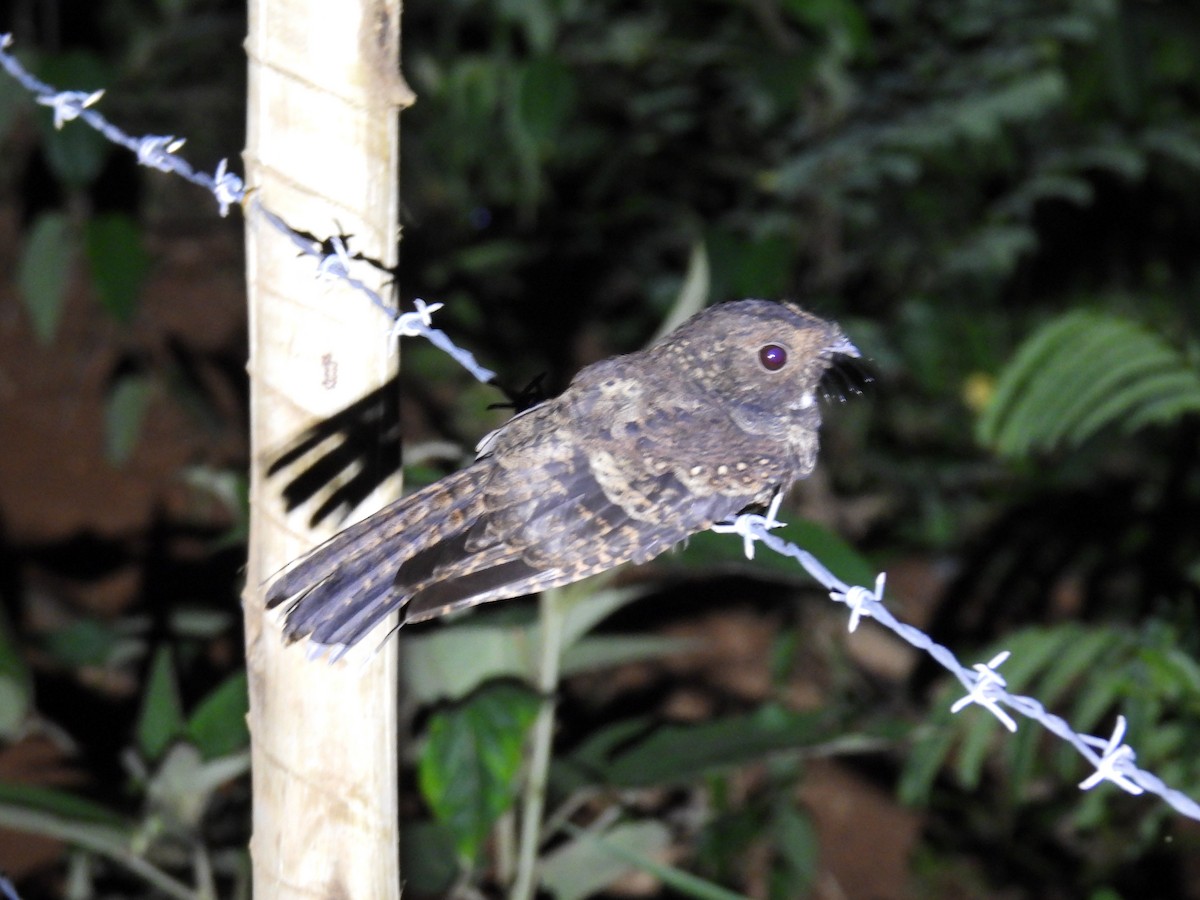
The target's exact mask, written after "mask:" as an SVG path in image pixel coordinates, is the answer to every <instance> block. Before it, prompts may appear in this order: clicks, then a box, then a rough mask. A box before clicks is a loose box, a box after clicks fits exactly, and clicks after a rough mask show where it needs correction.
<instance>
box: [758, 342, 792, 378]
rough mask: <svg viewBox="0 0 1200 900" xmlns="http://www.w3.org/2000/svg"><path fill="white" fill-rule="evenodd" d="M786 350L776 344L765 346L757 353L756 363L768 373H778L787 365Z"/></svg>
mask: <svg viewBox="0 0 1200 900" xmlns="http://www.w3.org/2000/svg"><path fill="white" fill-rule="evenodd" d="M787 359H788V355H787V350H786V349H784V348H783V347H780V346H779V345H778V344H766V345H764V346H763V348H762V349H761V350H759V351H758V361H759V362H760V363H762V367H763V368H764V369H766V370H767V371H768V372H778V371H779V370H780V369H782V368H783V367H784V366H786V365H787Z"/></svg>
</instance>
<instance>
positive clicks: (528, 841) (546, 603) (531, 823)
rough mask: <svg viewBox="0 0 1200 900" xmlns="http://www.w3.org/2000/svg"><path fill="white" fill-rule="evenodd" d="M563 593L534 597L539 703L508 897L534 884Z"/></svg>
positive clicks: (516, 897)
mask: <svg viewBox="0 0 1200 900" xmlns="http://www.w3.org/2000/svg"><path fill="white" fill-rule="evenodd" d="M564 599H565V598H564V596H563V593H562V591H560V590H557V589H556V590H551V591H545V592H543V593H542V595H541V597H540V598H539V600H538V613H539V620H540V622H541V642H540V643H541V658H540V659H539V661H538V680H537V687H538V691H539V692H540V693H541V695H542V706H541V709H539V710H538V714H537V718H536V719H535V720H534V722H533V729H532V731H531V733H530V742H531V744H532V758H531V759H530V762H529V772H528V773H527V775H526V778H525V791H524V797H523V800H522V806H521V838H520V845H519V847H518V856H517V876H516V878H515V879H514V881H513V887H512V891H511V892H510V894H509V897H510V898H511V900H529V898H531V897H532V896H533V892H534V888H535V886H536V885H535V878H534V870H535V869H536V868H537V857H538V848H539V847H540V846H541V826H542V812H543V810H544V809H545V805H546V780H547V778H548V777H549V774H550V745H551V742H552V740H553V738H554V712H555V706H556V704H557V701H556V697H557V694H558V676H559V664H560V662H561V660H562V639H563V624H564V622H565V620H566V617H565V616H564V614H563V600H564Z"/></svg>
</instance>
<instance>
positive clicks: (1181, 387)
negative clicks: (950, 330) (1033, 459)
mask: <svg viewBox="0 0 1200 900" xmlns="http://www.w3.org/2000/svg"><path fill="white" fill-rule="evenodd" d="M1198 410H1200V372H1198V371H1197V370H1196V369H1195V368H1194V367H1192V366H1191V365H1190V364H1189V363H1188V362H1187V360H1186V359H1185V358H1184V357H1183V355H1182V354H1181V353H1180V352H1179V351H1178V350H1176V349H1175V348H1174V347H1172V346H1171V345H1170V344H1168V343H1167V342H1166V341H1165V340H1163V339H1162V338H1161V337H1159V336H1158V335H1155V334H1152V333H1151V332H1149V331H1147V330H1146V329H1145V328H1144V327H1142V326H1141V325H1139V324H1138V323H1136V322H1132V321H1129V320H1128V319H1124V318H1120V317H1117V316H1112V315H1107V314H1103V313H1093V312H1083V311H1081V312H1072V313H1068V314H1066V315H1063V316H1060V317H1059V318H1057V319H1054V320H1053V321H1051V322H1049V323H1047V324H1046V325H1044V326H1043V327H1042V328H1040V329H1039V330H1038V331H1037V332H1035V333H1034V334H1033V335H1031V336H1030V337H1029V338H1028V339H1027V340H1026V341H1025V342H1024V343H1023V344H1022V345H1021V347H1020V348H1019V349H1018V350H1017V352H1016V354H1015V355H1014V357H1013V359H1012V361H1011V362H1010V363H1009V364H1008V365H1007V366H1005V368H1004V370H1003V371H1002V372H1001V373H1000V375H999V377H998V379H997V383H996V389H995V393H994V394H993V396H992V399H991V402H990V403H989V404H988V406H987V408H986V409H985V410H984V412H983V415H982V416H981V417H980V419H979V422H978V424H977V427H976V435H977V437H978V439H979V440H980V441H981V442H982V443H983V444H985V445H987V446H989V447H992V448H993V449H994V450H995V451H996V452H997V453H1000V454H1001V455H1004V456H1009V457H1027V456H1030V455H1032V454H1034V453H1038V452H1043V451H1048V450H1051V449H1053V448H1055V447H1056V446H1059V445H1066V446H1078V445H1080V444H1082V443H1083V442H1084V441H1086V440H1088V439H1089V438H1090V437H1092V436H1093V435H1094V434H1095V433H1096V432H1098V431H1099V430H1100V429H1102V428H1105V427H1108V426H1112V425H1118V424H1120V425H1123V426H1124V428H1125V430H1126V431H1132V430H1134V429H1136V428H1140V427H1143V426H1144V425H1146V424H1149V423H1151V422H1164V421H1169V420H1171V419H1172V418H1176V417H1178V416H1180V415H1182V414H1184V413H1186V412H1195V411H1198Z"/></svg>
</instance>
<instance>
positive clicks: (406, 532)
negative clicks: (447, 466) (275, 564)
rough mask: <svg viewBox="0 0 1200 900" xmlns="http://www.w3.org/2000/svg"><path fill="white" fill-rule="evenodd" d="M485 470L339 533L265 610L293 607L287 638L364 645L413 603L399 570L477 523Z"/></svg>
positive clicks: (296, 568) (278, 582)
mask: <svg viewBox="0 0 1200 900" xmlns="http://www.w3.org/2000/svg"><path fill="white" fill-rule="evenodd" d="M485 474H486V466H483V465H480V464H476V465H473V466H469V467H467V468H466V469H463V470H462V471H460V472H457V473H455V474H454V475H451V476H449V477H447V478H443V479H442V480H440V481H437V482H435V483H433V484H431V485H429V486H427V487H425V488H422V489H421V490H419V491H417V492H416V493H413V494H409V495H408V496H407V497H403V498H401V499H400V500H397V501H396V502H395V503H393V504H391V505H390V506H387V507H385V508H384V509H381V510H380V511H379V512H377V513H375V514H374V515H371V516H368V517H367V518H366V519H364V520H363V521H361V522H359V523H357V524H355V525H351V526H350V527H349V528H347V529H345V530H344V531H341V532H339V533H338V534H336V535H335V536H334V537H332V538H330V539H329V540H328V541H326V542H325V543H324V544H321V545H320V546H319V547H317V548H316V549H315V550H313V551H312V552H311V553H309V554H308V555H307V556H304V557H301V558H300V559H299V560H297V561H296V562H295V563H294V564H293V565H292V566H291V568H289V569H288V570H287V571H285V572H284V573H283V574H282V575H280V576H279V577H278V578H276V579H275V581H274V583H272V584H271V586H270V588H268V590H267V608H268V609H271V608H274V607H277V606H280V605H283V604H288V609H287V618H286V620H285V623H284V628H283V630H284V636H285V638H286V639H287V640H288V641H289V642H291V641H296V640H299V639H301V638H304V637H308V638H310V639H311V640H312V641H314V642H316V643H317V644H322V645H326V646H337V647H341V648H344V647H349V646H351V645H352V644H355V643H357V642H358V641H359V640H361V639H362V638H363V637H364V636H365V635H366V634H367V633H368V632H369V631H371V629H373V628H374V627H375V626H376V625H378V624H379V623H380V622H381V621H382V620H383V619H385V618H386V617H387V616H388V615H389V614H390V613H392V612H394V611H395V610H397V609H399V608H400V607H401V606H403V605H404V604H405V603H406V602H407V601H408V597H407V596H406V595H403V594H399V593H397V592H396V591H395V590H394V589H393V579H394V578H395V574H396V571H397V569H398V568H399V567H400V565H401V564H402V563H403V562H404V561H405V560H406V559H410V558H411V557H412V556H413V555H414V554H416V553H420V552H421V551H422V550H425V549H427V548H428V547H431V546H433V545H434V544H436V543H438V542H439V541H443V540H445V539H446V538H447V537H450V536H452V535H454V534H457V533H458V532H460V531H462V530H463V529H465V528H467V527H469V526H470V525H471V524H472V523H473V522H474V521H475V519H477V518H478V516H479V507H480V505H481V504H482V493H481V491H480V487H481V485H482V482H483V479H484V476H485Z"/></svg>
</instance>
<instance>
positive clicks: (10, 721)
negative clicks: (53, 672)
mask: <svg viewBox="0 0 1200 900" xmlns="http://www.w3.org/2000/svg"><path fill="white" fill-rule="evenodd" d="M32 708H33V679H32V677H31V675H30V673H29V667H28V666H26V665H25V660H24V659H22V658H21V651H20V650H19V649H18V647H17V643H16V641H15V640H13V635H12V629H11V628H10V627H9V624H8V618H7V616H6V615H5V614H4V609H3V608H2V607H0V740H11V739H13V738H15V737H16V736H17V735H18V734H19V732H20V729H21V728H22V726H23V725H24V724H25V720H26V718H27V717H28V715H29V713H30V711H31V710H32Z"/></svg>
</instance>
